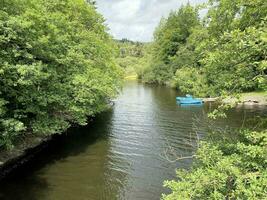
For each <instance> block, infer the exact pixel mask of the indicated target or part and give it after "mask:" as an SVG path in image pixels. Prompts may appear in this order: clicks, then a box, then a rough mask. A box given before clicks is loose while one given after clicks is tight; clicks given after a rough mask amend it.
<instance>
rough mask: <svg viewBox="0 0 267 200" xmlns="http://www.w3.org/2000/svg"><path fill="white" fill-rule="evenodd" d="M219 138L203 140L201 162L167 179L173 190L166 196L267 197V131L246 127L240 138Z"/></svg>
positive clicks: (169, 199) (170, 198) (168, 199)
mask: <svg viewBox="0 0 267 200" xmlns="http://www.w3.org/2000/svg"><path fill="white" fill-rule="evenodd" d="M217 141H222V142H208V143H207V142H206V143H202V145H201V147H200V149H199V150H198V152H197V165H196V166H195V167H194V168H193V169H192V170H190V171H185V170H178V171H177V177H178V180H173V181H166V182H165V184H164V185H165V186H166V187H168V188H170V189H171V190H172V193H171V194H169V195H163V197H162V199H164V200H178V199H181V200H182V199H255V200H256V199H266V198H267V131H266V130H265V131H261V132H255V131H248V130H245V131H240V134H239V138H238V139H236V140H232V141H230V140H228V141H227V142H225V141H223V140H217Z"/></svg>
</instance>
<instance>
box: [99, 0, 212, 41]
mask: <svg viewBox="0 0 267 200" xmlns="http://www.w3.org/2000/svg"><path fill="white" fill-rule="evenodd" d="M188 1H189V2H190V3H191V4H192V5H195V4H199V3H203V2H206V1H207V0H97V7H98V11H99V12H100V13H102V14H103V15H104V17H105V19H106V20H107V22H106V23H107V25H108V27H109V28H110V33H111V34H112V35H113V36H114V37H115V38H116V39H121V38H128V39H131V40H134V41H151V40H152V38H153V32H154V29H155V27H156V26H157V25H158V23H159V21H160V19H161V18H162V17H166V16H168V14H169V13H170V11H171V10H176V9H178V8H179V7H180V6H181V5H182V4H186V3H187V2H188Z"/></svg>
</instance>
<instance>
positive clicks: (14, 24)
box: [0, 0, 120, 148]
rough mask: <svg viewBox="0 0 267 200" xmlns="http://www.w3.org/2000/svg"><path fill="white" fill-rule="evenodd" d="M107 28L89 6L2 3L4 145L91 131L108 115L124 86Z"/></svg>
mask: <svg viewBox="0 0 267 200" xmlns="http://www.w3.org/2000/svg"><path fill="white" fill-rule="evenodd" d="M90 2H91V1H90ZM106 30H107V28H106V27H105V25H104V19H103V17H102V16H101V15H100V14H98V13H97V12H96V10H95V8H94V6H92V5H91V3H89V4H88V3H87V2H85V1H84V0H75V1H73V0H64V1H63V0H8V1H7V0H4V1H1V2H0V49H1V50H0V116H1V118H0V131H1V134H0V147H9V148H10V147H12V142H13V141H14V139H16V136H17V135H19V134H36V135H48V134H53V133H60V132H62V131H64V130H66V128H68V127H69V126H70V125H71V124H72V123H78V124H81V125H84V124H86V122H87V118H88V117H89V116H93V115H95V114H96V113H98V112H100V111H102V110H103V109H105V107H106V103H107V100H108V99H110V98H113V97H114V96H115V95H116V93H117V91H118V89H119V85H120V71H119V68H118V67H117V65H116V64H115V61H114V57H115V52H114V44H113V41H112V39H111V38H110V36H109V34H108V33H107V31H106Z"/></svg>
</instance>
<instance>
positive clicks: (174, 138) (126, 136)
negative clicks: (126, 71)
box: [0, 82, 266, 200]
mask: <svg viewBox="0 0 267 200" xmlns="http://www.w3.org/2000/svg"><path fill="white" fill-rule="evenodd" d="M177 95H178V93H177V91H175V90H172V89H169V88H165V87H161V86H147V85H142V84H138V83H136V82H128V83H126V84H125V87H124V89H123V92H122V94H121V95H120V97H119V98H118V99H117V101H116V104H115V106H114V108H113V109H111V110H110V111H107V112H105V113H103V114H101V115H99V116H98V117H96V119H95V120H94V122H93V123H90V125H88V126H87V127H82V128H73V129H71V130H69V131H68V133H67V136H63V137H61V138H60V140H58V141H56V142H55V143H54V144H52V145H51V147H50V148H49V149H48V150H47V151H46V152H44V153H42V154H40V155H39V156H38V157H37V158H36V159H35V160H34V162H31V163H29V164H28V165H27V166H25V168H24V169H23V170H21V171H20V172H19V173H17V174H15V175H14V176H11V177H10V178H8V179H7V180H6V181H4V182H2V183H1V185H0V199H8V200H13V199H14V200H20V199H21V200H24V199H25V200H31V199H32V200H35V199H38V200H39V199H40V200H61V199H62V200H69V199H70V200H72V199H74V200H87V199H88V200H102V199H103V200H105V199H109V200H112V199H127V200H128V199H129V200H135V199H137V200H138V199H140V200H141V199H142V200H143V199H146V200H150V199H151V200H152V199H153V200H154V199H159V198H160V196H161V193H163V192H166V191H165V189H164V188H163V187H162V182H163V180H165V179H171V178H174V177H175V168H188V167H190V165H191V163H192V161H191V160H181V161H179V162H174V163H170V162H168V161H167V160H166V159H164V157H162V156H161V155H162V154H163V152H164V151H165V150H166V148H167V147H172V148H173V149H174V150H175V151H176V152H177V153H178V154H183V155H185V154H190V153H192V151H193V148H192V147H191V146H190V145H188V141H190V140H194V138H195V137H192V134H191V133H192V132H194V131H195V128H197V130H198V132H199V134H200V135H201V136H203V135H205V130H206V121H207V118H206V116H207V112H208V111H210V110H211V105H207V104H205V105H204V106H193V107H192V106H190V107H189V106H186V107H184V106H183V107H181V106H178V105H177V104H176V102H175V97H176V96H177ZM244 113H246V118H250V117H252V116H255V115H264V114H266V109H263V108H262V107H258V108H255V107H253V108H244V107H239V108H237V109H234V110H232V111H231V112H229V118H228V119H226V120H221V121H218V122H216V126H218V127H224V126H225V125H227V126H229V127H233V128H234V127H239V126H241V124H242V121H243V117H244ZM195 119H197V123H196V121H195ZM195 126H196V127H195Z"/></svg>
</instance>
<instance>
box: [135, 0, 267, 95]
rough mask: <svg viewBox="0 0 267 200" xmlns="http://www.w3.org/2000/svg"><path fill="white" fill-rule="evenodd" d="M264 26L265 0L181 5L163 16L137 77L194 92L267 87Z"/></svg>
mask: <svg viewBox="0 0 267 200" xmlns="http://www.w3.org/2000/svg"><path fill="white" fill-rule="evenodd" d="M203 8H205V9H206V11H207V14H206V15H205V16H204V17H203V18H200V17H199V11H200V10H202V9H203ZM266 25H267V3H266V1H265V0H210V1H209V3H207V4H206V5H203V6H197V7H192V6H191V5H189V4H187V5H184V6H182V7H181V8H180V9H179V10H177V11H173V12H171V13H170V15H169V16H168V17H167V18H163V19H162V20H161V22H160V24H159V25H158V27H157V28H156V30H155V33H154V42H153V43H152V45H151V46H150V48H149V49H148V52H147V54H150V56H149V60H148V61H147V62H148V63H149V64H148V65H145V68H144V69H143V71H139V72H140V74H139V76H140V77H142V79H143V80H144V81H145V82H148V83H159V84H169V85H172V86H173V87H176V88H178V89H180V90H182V91H183V92H185V93H193V94H195V95H198V96H218V95H221V94H222V93H224V92H244V91H254V90H261V89H264V88H265V89H266V81H267V78H266V73H267V61H266V57H267V51H266V49H267V30H266Z"/></svg>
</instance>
